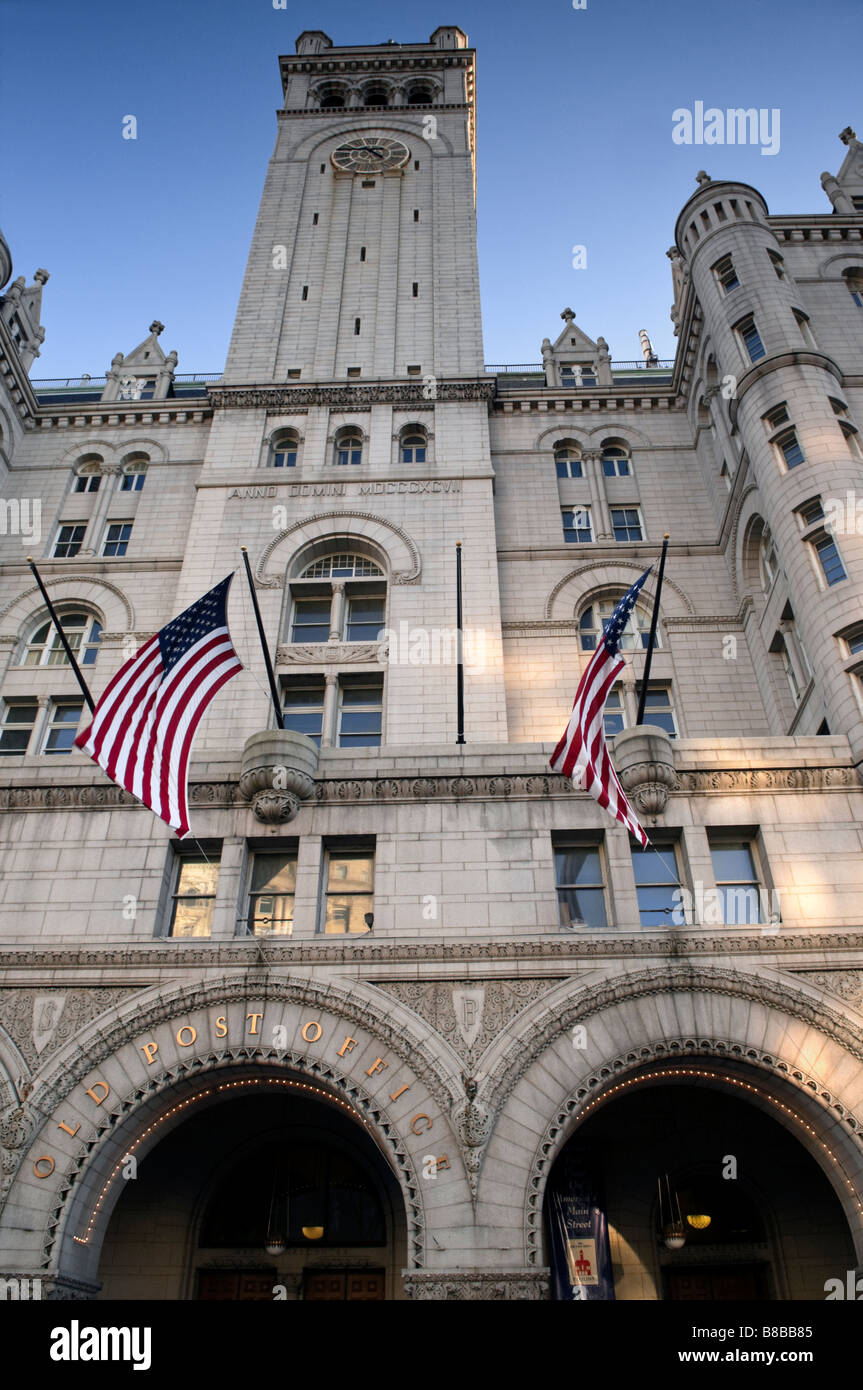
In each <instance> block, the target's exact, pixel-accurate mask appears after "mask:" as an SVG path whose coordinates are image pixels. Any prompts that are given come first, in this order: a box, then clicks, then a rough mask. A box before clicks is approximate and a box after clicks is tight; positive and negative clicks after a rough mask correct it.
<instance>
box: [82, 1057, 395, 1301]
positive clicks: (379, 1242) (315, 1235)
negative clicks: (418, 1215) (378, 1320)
mask: <svg viewBox="0 0 863 1390" xmlns="http://www.w3.org/2000/svg"><path fill="white" fill-rule="evenodd" d="M187 1100H188V1101H189V1102H191V1103H188V1108H187V1110H186V1111H185V1117H184V1118H183V1119H182V1121H181V1123H179V1124H177V1125H176V1126H175V1127H174V1128H172V1129H171V1130H170V1132H169V1133H168V1134H167V1135H166V1136H165V1137H164V1138H162V1139H161V1140H160V1142H159V1143H158V1144H156V1145H155V1146H154V1147H153V1148H152V1149H150V1150H149V1152H148V1153H147V1154H146V1156H145V1158H144V1160H143V1161H142V1162H141V1163H140V1165H129V1164H128V1161H127V1167H128V1168H129V1169H130V1172H129V1178H128V1180H127V1181H125V1182H122V1172H121V1174H120V1177H121V1195H120V1197H119V1199H118V1200H117V1202H116V1205H115V1207H114V1210H113V1213H112V1216H111V1219H110V1222H109V1224H108V1228H107V1231H106V1234H105V1238H104V1242H103V1245H102V1251H101V1258H100V1261H99V1269H98V1278H99V1280H100V1282H101V1284H102V1290H101V1293H100V1295H99V1297H100V1298H102V1299H208V1300H214V1299H217V1300H237V1299H239V1300H247V1299H265V1300H269V1301H272V1300H273V1299H274V1298H275V1299H297V1298H325V1299H331V1300H332V1299H342V1300H345V1299H357V1298H359V1299H384V1298H387V1299H391V1298H397V1297H400V1296H402V1281H401V1278H400V1272H401V1270H402V1269H403V1268H404V1266H405V1263H406V1223H405V1214H404V1202H403V1200H402V1196H401V1192H400V1189H399V1185H398V1182H397V1180H396V1178H395V1175H394V1174H393V1172H392V1169H391V1168H390V1166H389V1164H388V1163H387V1161H386V1159H385V1158H384V1156H383V1154H382V1153H381V1151H380V1149H379V1148H378V1146H377V1144H376V1142H375V1140H374V1138H373V1137H372V1134H371V1132H370V1129H369V1127H368V1125H367V1124H365V1123H364V1122H363V1118H362V1116H360V1115H359V1113H358V1112H357V1111H355V1110H354V1109H353V1108H352V1107H351V1106H350V1105H349V1104H348V1103H347V1102H346V1101H345V1100H343V1099H342V1098H340V1097H339V1096H338V1095H336V1094H335V1093H334V1092H331V1091H328V1090H326V1089H325V1088H323V1087H321V1086H319V1085H315V1084H312V1083H310V1082H309V1080H308V1078H304V1077H301V1076H290V1075H285V1074H284V1072H282V1073H281V1074H279V1075H266V1074H265V1075H263V1076H258V1077H254V1076H248V1075H246V1076H243V1075H240V1074H236V1075H235V1074H232V1073H230V1072H229V1073H226V1074H225V1075H224V1076H223V1077H222V1078H221V1079H220V1084H219V1086H218V1088H213V1089H212V1090H211V1091H210V1093H209V1094H204V1095H202V1096H201V1098H200V1100H199V1101H198V1102H197V1103H195V1102H194V1101H192V1098H191V1097H188V1098H187ZM176 1103H177V1102H176V1101H174V1105H176ZM181 1103H182V1102H181ZM171 1108H172V1106H170V1105H169V1106H167V1107H166V1109H167V1110H170V1109H171Z"/></svg>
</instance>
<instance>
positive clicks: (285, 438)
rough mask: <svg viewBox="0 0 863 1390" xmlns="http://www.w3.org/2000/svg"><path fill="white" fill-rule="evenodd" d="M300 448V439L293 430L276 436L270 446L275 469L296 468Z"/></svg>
mask: <svg viewBox="0 0 863 1390" xmlns="http://www.w3.org/2000/svg"><path fill="white" fill-rule="evenodd" d="M298 448H299V439H298V437H297V435H296V434H295V433H294V432H293V430H287V431H285V433H280V434H278V435H276V437H275V438H274V439H273V441H272V443H271V445H270V449H271V463H272V466H273V468H296V466H297V452H298Z"/></svg>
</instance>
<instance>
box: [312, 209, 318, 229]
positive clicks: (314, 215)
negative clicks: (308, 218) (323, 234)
mask: <svg viewBox="0 0 863 1390" xmlns="http://www.w3.org/2000/svg"><path fill="white" fill-rule="evenodd" d="M317 225H318V214H317V213H316V212H313V213H312V226H313V227H317Z"/></svg>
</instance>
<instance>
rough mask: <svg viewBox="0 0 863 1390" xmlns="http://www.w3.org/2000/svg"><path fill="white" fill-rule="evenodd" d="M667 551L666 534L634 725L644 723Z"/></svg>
mask: <svg viewBox="0 0 863 1390" xmlns="http://www.w3.org/2000/svg"><path fill="white" fill-rule="evenodd" d="M667 551H668V532H667V531H666V533H665V539H664V540H663V542H662V554H661V556H660V557H659V574H658V576H657V579H656V593H655V594H654V596H653V616H652V618H651V619H650V639H649V641H648V643H647V656H646V657H645V659H644V674H643V676H642V677H641V695H640V696H639V700H638V718H637V719H636V721H635V722H636V724H643V723H644V704H645V701H646V699H647V682H648V680H649V679H650V663H651V661H652V660H653V647H654V644H655V642H656V625H657V623H658V621H659V597H660V594H661V593H662V576H663V574H664V573H665V556H666V552H667Z"/></svg>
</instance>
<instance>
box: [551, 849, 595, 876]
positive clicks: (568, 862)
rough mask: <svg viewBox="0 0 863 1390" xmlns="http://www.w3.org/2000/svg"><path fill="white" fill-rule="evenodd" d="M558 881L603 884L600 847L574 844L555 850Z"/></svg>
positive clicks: (555, 867) (555, 869)
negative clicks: (568, 847) (570, 846)
mask: <svg viewBox="0 0 863 1390" xmlns="http://www.w3.org/2000/svg"><path fill="white" fill-rule="evenodd" d="M554 871H555V879H556V882H557V883H559V884H561V883H567V884H579V885H582V884H596V885H601V884H602V865H601V864H600V859H599V848H598V847H596V846H592V845H583V846H573V847H572V848H571V849H559V850H555V854H554Z"/></svg>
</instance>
